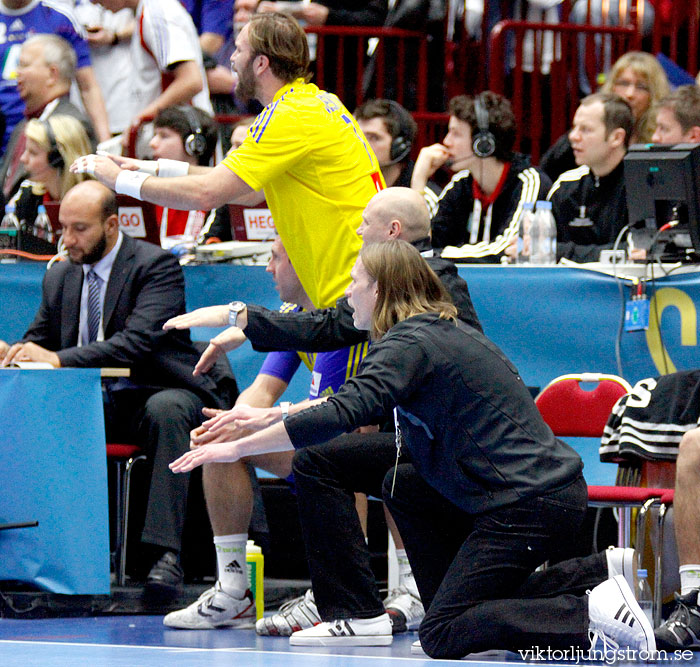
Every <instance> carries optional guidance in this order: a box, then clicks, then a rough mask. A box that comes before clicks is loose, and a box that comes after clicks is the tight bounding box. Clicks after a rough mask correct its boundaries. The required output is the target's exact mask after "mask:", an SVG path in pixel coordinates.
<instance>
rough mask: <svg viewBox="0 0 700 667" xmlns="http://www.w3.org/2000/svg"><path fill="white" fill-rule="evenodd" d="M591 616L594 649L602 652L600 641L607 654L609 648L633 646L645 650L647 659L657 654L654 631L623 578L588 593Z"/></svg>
mask: <svg viewBox="0 0 700 667" xmlns="http://www.w3.org/2000/svg"><path fill="white" fill-rule="evenodd" d="M588 616H589V618H590V625H589V626H588V635H589V638H590V640H591V648H592V649H598V650H600V648H599V647H598V646H597V644H598V642H599V641H600V642H601V643H602V648H603V650H604V651H606V650H607V648H608V647H611V648H619V647H630V648H632V649H635V650H636V651H644V652H645V653H646V656H647V657H650V656H651V654H652V653H654V652H655V651H656V640H655V639H654V629H653V628H652V627H651V623H649V619H648V618H647V617H646V614H645V613H644V612H643V611H642V609H641V608H640V606H639V605H638V604H637V601H636V600H635V599H634V593H633V592H632V589H631V588H630V586H629V584H628V583H627V580H626V579H625V578H624V577H623V576H622V575H617V576H615V577H613V578H612V579H608V580H607V581H604V582H603V583H602V584H599V585H598V586H596V587H595V588H594V589H593V590H592V591H591V592H590V593H589V598H588Z"/></svg>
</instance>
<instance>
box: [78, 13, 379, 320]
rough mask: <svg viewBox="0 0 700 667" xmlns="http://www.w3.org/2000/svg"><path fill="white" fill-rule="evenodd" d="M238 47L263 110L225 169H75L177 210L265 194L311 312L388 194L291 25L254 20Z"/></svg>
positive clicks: (249, 93)
mask: <svg viewBox="0 0 700 667" xmlns="http://www.w3.org/2000/svg"><path fill="white" fill-rule="evenodd" d="M236 46H237V48H236V51H235V52H234V54H233V56H232V57H231V60H232V63H233V67H234V69H235V70H236V73H237V75H238V79H239V81H238V85H237V89H236V90H237V95H239V96H241V97H244V98H245V97H255V98H256V99H258V100H259V101H260V102H263V103H265V104H267V105H268V107H267V108H266V109H265V110H264V111H263V112H262V113H261V114H260V115H259V116H258V117H257V118H256V122H255V125H254V126H253V128H252V129H251V132H250V133H249V134H248V136H247V137H246V139H245V141H244V142H243V144H242V145H241V146H240V147H239V148H238V149H237V150H235V151H233V152H232V153H230V154H229V155H228V156H227V157H226V158H225V159H224V161H223V163H222V164H220V165H218V166H217V167H214V169H213V170H210V171H209V170H207V169H206V168H205V167H190V166H189V165H186V164H184V163H179V164H180V167H181V168H180V169H179V170H175V169H169V171H168V175H171V176H176V175H178V176H179V177H176V178H153V177H152V174H153V171H151V170H149V171H148V173H144V172H136V171H132V170H131V169H130V168H128V169H121V168H120V166H118V165H126V166H128V167H133V166H136V167H140V166H143V167H144V168H148V167H149V166H150V165H147V164H144V163H139V162H138V161H136V162H130V161H129V160H126V159H124V158H117V157H114V156H112V157H106V156H101V155H90V156H86V157H85V158H82V159H80V160H79V161H78V162H77V163H75V164H74V165H73V167H72V168H74V169H76V170H89V171H90V172H93V173H94V174H95V175H96V177H97V178H99V179H101V180H103V181H104V182H105V183H108V184H109V185H110V187H116V189H117V190H118V191H120V192H127V191H128V192H129V193H131V194H133V195H136V196H137V197H143V198H145V199H153V200H155V201H156V202H157V203H159V204H161V205H168V206H172V207H177V208H214V207H217V206H221V205H223V204H227V203H229V202H236V203H247V204H255V203H259V202H260V201H261V200H262V195H264V196H265V198H266V200H267V203H268V205H269V208H270V211H271V214H272V217H273V219H274V221H275V226H276V228H277V231H278V233H279V235H280V237H281V238H282V241H283V243H284V244H285V248H286V249H287V252H288V254H289V257H290V259H291V260H292V264H293V265H294V268H295V270H296V271H297V274H298V275H299V279H300V280H301V283H302V285H304V290H305V291H306V293H307V294H308V295H309V298H310V299H311V301H312V303H313V304H314V305H315V306H317V307H324V306H331V305H333V304H334V303H335V301H336V299H337V298H338V297H339V296H340V295H341V293H342V291H343V289H344V288H345V286H346V285H347V277H348V273H349V271H350V266H351V265H352V262H353V261H354V257H355V256H356V254H357V250H358V248H359V239H358V238H357V236H356V235H355V228H356V226H357V220H358V218H359V216H360V213H361V211H362V210H363V209H364V207H365V206H366V205H367V202H368V201H369V200H370V199H371V197H372V196H373V195H374V194H376V192H377V191H378V190H381V189H382V188H383V187H384V180H383V178H382V175H381V172H380V170H379V164H378V162H377V159H376V157H375V156H374V153H373V152H372V149H371V147H370V146H369V145H368V144H367V142H366V140H365V139H364V137H363V135H362V132H361V131H360V129H359V127H357V123H356V122H355V120H354V119H353V118H352V116H351V114H350V113H349V112H348V110H347V109H346V108H345V107H344V106H343V105H342V103H341V102H340V100H339V99H338V98H337V97H336V96H335V95H332V94H331V93H326V92H325V91H320V90H319V89H318V88H317V87H316V86H314V85H313V84H309V83H306V78H307V77H308V66H309V51H308V43H307V41H306V35H305V34H304V32H303V30H302V29H301V28H300V26H299V24H298V23H297V22H296V21H295V20H294V19H293V18H290V17H288V16H286V15H284V14H256V15H255V16H254V17H253V18H252V19H251V20H250V22H249V23H247V24H246V25H245V26H244V28H243V29H242V30H241V32H240V33H239V35H238V37H237V38H236ZM193 170H194V171H193ZM190 172H192V173H191V175H185V174H187V173H190ZM161 175H165V174H161ZM149 178H150V180H148V179H149ZM117 181H118V182H117ZM145 181H148V182H145ZM127 182H128V183H129V185H127ZM263 190H264V192H262V191H263ZM259 191H260V192H259Z"/></svg>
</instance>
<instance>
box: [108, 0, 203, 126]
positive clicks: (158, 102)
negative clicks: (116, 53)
mask: <svg viewBox="0 0 700 667" xmlns="http://www.w3.org/2000/svg"><path fill="white" fill-rule="evenodd" d="M99 3H100V4H101V5H102V6H103V7H105V8H106V9H109V10H110V11H113V12H117V11H119V10H120V9H124V8H125V7H127V8H129V9H131V10H132V11H134V12H135V13H136V29H135V30H134V32H133V35H132V37H131V78H130V82H129V88H130V91H131V99H130V100H129V106H130V109H129V111H130V115H131V126H132V127H134V126H138V125H140V124H141V123H142V122H143V121H144V120H145V119H146V118H149V119H150V118H153V117H154V116H155V115H156V114H157V113H158V111H160V110H161V109H165V108H166V107H170V106H173V105H176V104H187V103H189V102H192V104H194V105H195V106H197V107H199V108H200V109H203V110H204V111H207V112H208V113H211V114H212V115H213V109H212V106H211V101H210V99H209V88H208V86H207V77H206V74H205V72H204V66H203V64H202V49H201V48H200V46H199V38H198V36H197V31H196V29H195V27H194V23H192V18H191V17H190V15H189V14H188V13H187V11H186V10H185V8H184V7H183V6H182V5H181V4H180V2H178V0H99Z"/></svg>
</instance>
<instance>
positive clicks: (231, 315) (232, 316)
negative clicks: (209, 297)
mask: <svg viewBox="0 0 700 667" xmlns="http://www.w3.org/2000/svg"><path fill="white" fill-rule="evenodd" d="M244 308H245V304H244V303H243V302H242V301H233V302H231V303H230V304H229V306H228V323H229V325H230V326H232V327H235V326H236V320H237V319H238V313H240V312H241V311H242V310H243V309H244Z"/></svg>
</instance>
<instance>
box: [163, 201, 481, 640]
mask: <svg viewBox="0 0 700 667" xmlns="http://www.w3.org/2000/svg"><path fill="white" fill-rule="evenodd" d="M429 229H430V220H429V217H428V212H427V209H426V207H425V205H424V202H423V198H422V197H421V195H419V194H418V193H416V192H414V191H411V190H409V189H408V188H388V189H386V190H383V191H382V192H380V193H378V194H377V195H375V196H374V197H373V198H372V200H371V201H370V203H369V204H368V205H367V207H366V209H365V211H364V213H363V215H362V224H361V226H360V228H359V229H358V234H361V235H362V238H363V243H364V244H365V245H369V244H372V243H377V242H380V241H383V240H390V239H396V238H399V239H403V240H407V241H409V242H411V244H412V245H414V246H415V247H416V248H417V249H419V250H420V251H421V252H422V254H423V255H424V256H425V258H426V261H427V262H428V263H429V265H430V266H431V267H433V268H434V269H435V271H436V273H437V274H438V275H439V278H440V280H441V281H442V283H443V285H444V286H445V288H446V289H447V290H448V293H449V294H450V295H451V298H452V300H453V302H454V303H455V304H457V308H458V316H459V317H460V318H461V319H462V320H463V321H465V322H467V323H468V324H469V325H470V326H473V327H474V328H476V329H478V330H481V325H480V324H479V320H478V318H477V316H476V313H475V312H474V308H473V306H472V303H471V298H470V295H469V290H468V288H467V285H466V283H465V282H464V281H463V280H462V279H461V278H460V277H459V276H458V275H457V271H456V268H455V266H454V264H452V263H451V262H449V261H447V260H442V259H440V258H439V257H437V256H435V255H433V254H432V250H431V248H430V242H429V238H428V233H429ZM262 311H264V309H259V308H257V307H246V308H245V310H242V311H241V312H240V317H241V326H242V327H243V326H245V324H243V320H244V319H245V321H246V322H248V319H247V318H248V315H249V314H251V315H252V317H254V318H257V315H261V316H262V318H263V319H265V313H266V314H269V315H270V317H271V318H272V321H271V322H269V324H270V326H269V327H265V326H263V328H265V333H264V334H262V335H261V336H259V337H257V338H256V340H255V344H256V349H260V348H259V347H258V346H259V345H261V344H262V345H264V346H265V350H266V351H269V350H271V349H275V348H279V349H284V350H295V349H300V350H301V349H306V350H313V351H316V352H318V353H319V356H321V353H327V352H330V351H332V350H338V349H340V348H343V347H345V346H347V345H354V344H357V343H363V344H364V345H366V344H367V343H368V336H367V332H366V331H358V330H357V329H355V327H354V326H353V320H352V308H351V307H350V306H349V305H348V302H347V299H346V298H343V299H340V300H339V301H338V303H337V305H336V308H328V309H325V310H324V311H312V312H309V313H301V312H294V313H292V312H284V313H271V312H270V311H265V313H262ZM227 313H228V307H227V306H216V307H212V308H203V309H199V310H197V311H194V312H193V313H189V314H188V315H185V316H182V317H178V318H175V319H174V320H172V321H170V322H168V323H166V327H177V328H187V327H190V326H204V325H207V326H210V325H213V326H217V325H221V324H225V323H226V321H227ZM276 324H278V325H279V326H278V327H276V328H277V330H276V331H273V329H274V328H275V325H276ZM254 326H255V325H254ZM256 328H257V327H256ZM258 330H259V331H260V329H259V328H258ZM275 334H276V335H275ZM265 340H267V341H269V343H270V344H269V346H267V343H265V342H264V341H265ZM243 341H245V335H244V334H243V333H242V332H241V331H240V329H239V328H237V327H236V328H233V329H229V330H227V331H225V332H223V333H222V334H220V335H219V336H217V337H216V338H215V339H214V340H212V341H211V343H210V345H209V348H208V349H207V352H206V353H205V354H204V355H203V356H202V360H201V361H200V364H198V367H197V369H196V372H206V370H207V368H208V367H209V366H210V365H211V363H212V361H213V360H215V359H216V358H217V357H218V356H219V355H220V354H222V353H223V352H225V351H227V350H230V349H234V348H235V347H237V346H238V345H240V344H241V343H242V342H243ZM276 410H280V408H277V409H276ZM204 426H205V428H207V429H208V428H212V430H211V431H210V433H209V435H208V436H206V437H204V433H200V434H198V437H197V438H196V440H197V441H198V442H205V441H209V440H210V438H211V435H212V434H214V432H215V430H216V437H217V439H219V440H220V439H231V438H233V437H237V436H239V435H241V433H240V431H238V432H237V431H236V428H235V424H234V425H230V426H227V427H225V428H224V429H223V430H222V429H220V428H217V429H214V428H213V424H212V423H209V424H205V425H204ZM365 437H366V438H367V439H368V440H367V441H365V440H364V438H365ZM353 442H355V443H359V442H364V443H365V444H366V445H367V446H370V447H371V448H373V450H374V451H376V453H377V456H376V457H375V458H373V459H372V460H371V461H367V465H366V466H365V467H364V468H363V471H364V472H365V473H366V474H367V475H369V474H370V473H369V469H370V467H374V468H375V470H374V474H377V475H379V479H380V480H381V479H382V478H383V476H384V473H385V472H386V470H388V469H389V467H390V465H391V463H392V461H393V459H394V456H395V439H394V436H393V435H392V434H390V433H375V434H368V435H366V436H363V437H362V438H360V437H358V438H355V439H354V440H353ZM278 456H279V457H280V459H281V460H283V461H285V465H287V466H289V465H290V464H291V457H289V458H286V457H285V455H283V454H280V455H278ZM269 458H270V457H267V458H265V459H262V458H261V459H259V461H260V462H258V461H256V465H261V463H262V465H263V467H264V463H265V462H266V461H267V460H268V459H269ZM385 462H387V463H386V465H385ZM384 465H385V467H384V468H383V469H382V466H384ZM215 467H216V466H214V467H211V466H209V467H207V469H206V470H207V472H205V480H206V479H207V476H208V475H209V474H211V471H212V470H213V468H215ZM377 468H378V469H377ZM288 472H289V471H288V470H286V469H285V472H284V474H288ZM365 481H366V477H365V476H362V480H358V479H356V480H354V481H353V482H351V483H350V484H351V485H352V484H359V485H360V486H358V487H357V488H350V487H348V489H347V490H348V493H349V495H348V499H349V502H350V503H351V504H352V503H353V500H352V497H353V496H352V494H353V492H360V491H363V488H362V483H363V482H365ZM222 502H223V501H222ZM241 525H243V523H242V524H241ZM395 539H396V537H395ZM397 545H398V546H399V548H401V547H400V545H401V543H400V542H397ZM349 551H352V553H353V556H352V561H353V566H352V567H348V570H349V571H352V574H349V575H348V576H352V577H353V581H355V582H356V589H357V591H356V592H357V593H358V595H360V596H361V597H363V598H365V599H372V600H376V601H379V600H380V598H379V595H378V591H377V590H376V584H375V582H374V578H373V577H370V576H368V575H367V573H368V571H369V565H368V559H369V554H368V553H367V552H366V549H365V550H364V551H363V550H362V549H357V550H354V549H349ZM348 558H350V556H349V555H348ZM353 567H354V568H356V569H355V570H353ZM410 580H411V575H410V571H409V570H407V568H405V567H404V570H403V572H402V576H401V579H400V590H398V591H393V592H392V594H390V596H389V598H388V599H386V600H385V601H384V604H385V605H386V607H387V610H388V612H389V614H390V615H391V616H392V619H393V628H394V631H399V630H400V629H401V628H403V629H405V628H406V627H407V626H408V627H411V626H414V625H417V623H418V622H419V620H420V617H421V616H422V606H421V604H420V600H419V599H418V596H417V593H416V591H415V590H413V592H411V591H412V585H411V581H410ZM329 595H330V596H331V597H332V591H329V590H327V589H326V588H324V591H323V593H322V596H323V599H326V598H327V597H328V596H329ZM209 606H210V602H209V599H205V598H200V600H198V601H197V603H196V605H193V606H192V607H190V608H189V610H183V611H182V612H176V614H173V615H172V616H170V617H168V618H166V624H168V625H170V624H175V623H177V624H178V627H192V625H193V624H194V625H196V626H197V627H211V626H212V625H214V626H215V625H226V624H228V622H229V621H230V620H231V615H230V614H229V613H228V612H226V611H223V612H217V611H216V610H215V609H209ZM218 606H220V607H224V606H228V607H231V606H232V605H230V603H229V604H228V605H224V604H223V601H222V602H220V604H219V605H218ZM200 608H201V609H200ZM196 609H200V613H199V614H197V615H195V614H194V611H195V610H196ZM319 620H320V618H319V615H318V610H317V607H316V603H315V600H314V596H313V594H312V593H311V592H310V591H309V592H307V593H306V595H305V596H304V597H303V598H299V599H297V600H295V601H294V603H293V604H292V603H290V604H289V605H287V606H285V607H284V608H283V609H281V610H280V612H279V613H278V614H275V615H273V616H271V617H268V619H266V620H264V621H260V622H259V623H258V625H257V630H258V633H260V634H264V635H268V634H287V635H288V634H290V633H291V632H292V631H293V630H294V629H297V628H304V627H310V626H311V625H313V624H315V623H316V622H318V621H319ZM186 624H189V625H186Z"/></svg>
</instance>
